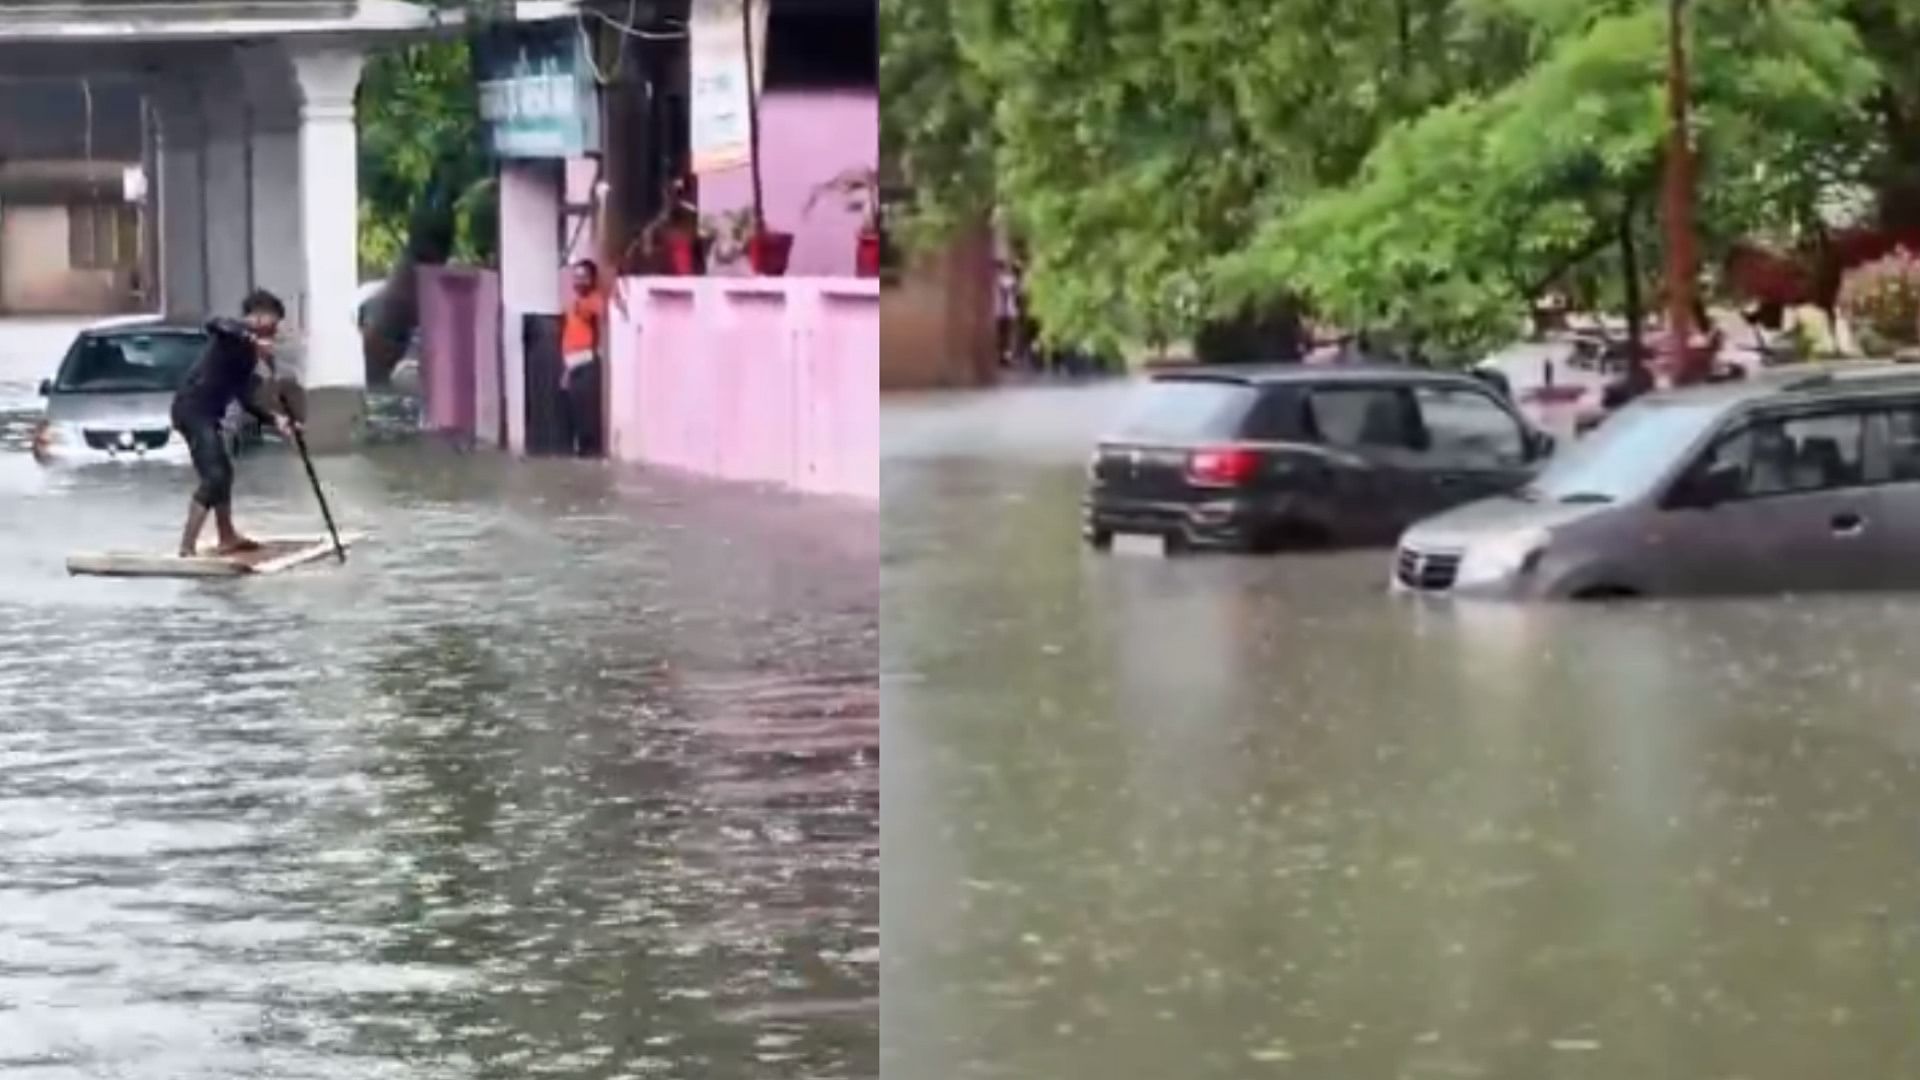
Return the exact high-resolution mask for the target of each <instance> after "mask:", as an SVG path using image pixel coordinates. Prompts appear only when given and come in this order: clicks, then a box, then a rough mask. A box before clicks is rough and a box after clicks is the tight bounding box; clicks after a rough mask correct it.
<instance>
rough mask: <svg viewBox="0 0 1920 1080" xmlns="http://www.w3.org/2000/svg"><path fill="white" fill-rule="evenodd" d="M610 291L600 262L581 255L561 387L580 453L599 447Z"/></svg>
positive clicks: (571, 440) (572, 441) (570, 439)
mask: <svg viewBox="0 0 1920 1080" xmlns="http://www.w3.org/2000/svg"><path fill="white" fill-rule="evenodd" d="M606 317H607V297H606V293H605V292H604V291H603V290H602V289H601V287H600V265H599V264H598V263H596V262H594V261H593V260H592V259H582V260H580V261H579V262H578V263H575V264H574V267H573V299H572V301H570V302H569V303H568V304H567V314H566V321H565V324H564V326H563V327H562V329H561V333H560V354H561V356H562V358H563V361H562V362H563V364H564V370H563V371H562V373H561V376H560V393H561V395H562V396H563V397H564V398H565V401H564V402H563V404H564V405H565V410H564V411H565V416H566V422H567V443H568V448H569V449H570V450H571V451H572V452H573V453H574V454H576V455H578V456H580V457H592V456H594V455H596V454H598V453H599V452H600V386H601V382H602V380H603V378H604V377H605V370H606V365H605V364H604V363H603V359H604V357H605V355H606V353H605V348H604V344H603V342H604V336H605V335H604V331H605V325H606Z"/></svg>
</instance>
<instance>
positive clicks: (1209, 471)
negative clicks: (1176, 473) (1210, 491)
mask: <svg viewBox="0 0 1920 1080" xmlns="http://www.w3.org/2000/svg"><path fill="white" fill-rule="evenodd" d="M1259 469H1260V455H1259V453H1258V452H1256V451H1253V450H1242V449H1238V448H1234V447H1228V448H1223V449H1213V450H1195V451H1194V452H1193V453H1192V454H1190V455H1188V457H1187V481H1188V482H1189V483H1191V484H1193V485H1194V486H1195V487H1239V486H1240V485H1241V484H1244V483H1246V482H1247V481H1249V480H1251V479H1253V475H1254V473H1256V472H1258V471H1259Z"/></svg>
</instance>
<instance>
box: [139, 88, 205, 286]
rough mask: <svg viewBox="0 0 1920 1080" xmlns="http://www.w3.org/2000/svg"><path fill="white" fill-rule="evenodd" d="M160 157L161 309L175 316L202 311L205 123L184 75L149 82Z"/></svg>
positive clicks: (158, 205)
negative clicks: (157, 121) (156, 122)
mask: <svg viewBox="0 0 1920 1080" xmlns="http://www.w3.org/2000/svg"><path fill="white" fill-rule="evenodd" d="M153 101H154V106H155V109H154V111H155V113H156V115H157V119H158V120H159V125H158V128H159V130H158V131H157V132H156V133H155V143H156V146H157V154H156V156H157V157H158V158H159V159H160V168H159V176H158V180H159V190H158V193H157V196H158V197H157V200H156V204H155V205H156V207H157V213H158V214H159V217H160V230H159V231H160V258H159V266H160V295H161V309H162V310H163V311H165V312H166V313H167V314H168V315H170V316H173V317H176V318H200V317H203V316H205V315H206V314H207V312H208V307H207V301H208V293H209V291H210V290H209V288H208V282H207V245H206V227H205V220H206V214H205V208H206V188H205V184H204V177H205V175H206V174H205V170H204V168H203V158H202V151H203V148H204V144H205V135H206V131H205V127H206V125H205V124H204V123H203V122H202V118H201V115H200V95H199V92H198V90H197V89H196V88H195V86H194V84H193V82H191V81H190V80H189V79H188V78H186V77H184V76H165V77H163V78H162V79H161V80H160V81H159V82H157V83H156V84H154V86H153Z"/></svg>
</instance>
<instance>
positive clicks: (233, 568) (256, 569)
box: [67, 533, 364, 578]
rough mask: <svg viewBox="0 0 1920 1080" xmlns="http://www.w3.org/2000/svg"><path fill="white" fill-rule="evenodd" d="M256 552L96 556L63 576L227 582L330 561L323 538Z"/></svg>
mask: <svg viewBox="0 0 1920 1080" xmlns="http://www.w3.org/2000/svg"><path fill="white" fill-rule="evenodd" d="M362 539H364V536H363V535H362V534H359V533H344V534H342V535H341V537H340V542H341V543H342V544H343V545H345V546H347V547H349V548H351V547H352V546H353V545H354V544H356V543H358V542H359V541H360V540H362ZM260 548H261V549H260V550H259V551H253V552H247V553H245V554H239V555H200V556H196V557H193V558H181V557H180V556H178V555H153V554H148V553H145V552H99V553H90V554H80V555H74V556H72V557H70V558H68V559H67V573H69V574H72V575H85V576H91V577H164V578H230V577H248V576H260V575H266V574H277V573H281V572H282V571H285V570H290V569H293V568H294V567H296V566H304V565H306V564H308V563H312V562H316V561H318V560H321V559H327V558H332V557H333V541H332V540H330V539H327V538H325V537H310V536H303V537H275V538H271V539H263V540H261V541H260Z"/></svg>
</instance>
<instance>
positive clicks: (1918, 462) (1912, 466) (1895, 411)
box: [1861, 405, 1920, 484]
mask: <svg viewBox="0 0 1920 1080" xmlns="http://www.w3.org/2000/svg"><path fill="white" fill-rule="evenodd" d="M1862 458H1863V462H1862V467H1861V471H1862V473H1864V474H1865V478H1866V482H1867V483H1869V484H1901V483H1913V482H1915V481H1920V405H1900V406H1897V407H1895V408H1892V409H1888V410H1886V411H1884V412H1877V413H1873V414H1871V415H1869V416H1868V417H1867V438H1866V447H1865V449H1864V450H1863V451H1862Z"/></svg>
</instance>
